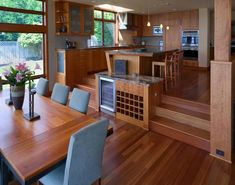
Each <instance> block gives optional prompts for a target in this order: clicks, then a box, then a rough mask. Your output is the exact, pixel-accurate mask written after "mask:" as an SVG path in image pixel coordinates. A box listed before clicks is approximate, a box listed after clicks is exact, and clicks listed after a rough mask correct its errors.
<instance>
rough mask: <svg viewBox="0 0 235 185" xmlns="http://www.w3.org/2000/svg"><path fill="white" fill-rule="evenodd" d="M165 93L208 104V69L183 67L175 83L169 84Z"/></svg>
mask: <svg viewBox="0 0 235 185" xmlns="http://www.w3.org/2000/svg"><path fill="white" fill-rule="evenodd" d="M165 94H166V95H168V96H174V97H178V98H182V99H186V100H190V101H196V102H200V103H205V104H210V71H206V70H200V69H197V68H192V67H183V68H182V69H181V71H180V76H179V78H178V79H177V81H176V84H174V85H172V84H171V85H170V88H169V89H168V90H167V92H165Z"/></svg>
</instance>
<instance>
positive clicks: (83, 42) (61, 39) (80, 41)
mask: <svg viewBox="0 0 235 185" xmlns="http://www.w3.org/2000/svg"><path fill="white" fill-rule="evenodd" d="M66 39H68V40H70V41H72V42H77V48H86V47H87V40H88V39H89V36H56V39H55V41H56V48H61V49H62V48H65V41H66Z"/></svg>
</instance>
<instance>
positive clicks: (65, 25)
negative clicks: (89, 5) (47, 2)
mask: <svg viewBox="0 0 235 185" xmlns="http://www.w3.org/2000/svg"><path fill="white" fill-rule="evenodd" d="M69 20H70V14H69V3H68V2H56V3H55V24H56V25H55V27H56V33H57V34H60V35H63V34H68V33H69V32H70V26H69Z"/></svg>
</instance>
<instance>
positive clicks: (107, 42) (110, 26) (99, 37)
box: [91, 10, 116, 46]
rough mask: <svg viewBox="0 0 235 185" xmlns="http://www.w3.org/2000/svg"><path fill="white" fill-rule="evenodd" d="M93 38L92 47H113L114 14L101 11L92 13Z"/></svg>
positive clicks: (114, 31)
mask: <svg viewBox="0 0 235 185" xmlns="http://www.w3.org/2000/svg"><path fill="white" fill-rule="evenodd" d="M94 18H95V23H94V33H95V34H94V36H92V38H91V42H92V43H91V45H92V46H114V45H115V37H116V34H115V33H116V14H115V13H114V12H108V11H103V10H95V11H94Z"/></svg>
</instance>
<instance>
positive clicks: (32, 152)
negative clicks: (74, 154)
mask: <svg viewBox="0 0 235 185" xmlns="http://www.w3.org/2000/svg"><path fill="white" fill-rule="evenodd" d="M8 96H9V92H7V91H1V92H0V120H1V121H0V155H1V157H0V159H1V173H0V178H1V181H0V185H7V184H8V173H9V171H10V172H12V173H13V175H14V177H15V178H16V179H17V180H18V181H19V183H20V184H22V185H28V184H31V183H33V182H36V181H37V180H38V179H40V178H41V177H42V176H44V175H45V174H47V173H49V172H50V171H51V170H53V169H54V168H56V167H57V166H58V165H59V164H60V163H61V162H64V161H65V159H66V156H67V150H68V145H69V140H70V137H71V135H72V134H74V133H75V132H77V131H78V130H80V129H81V128H84V127H85V126H87V125H89V124H92V123H93V122H94V121H96V119H95V118H93V117H92V116H87V115H84V114H81V113H79V112H77V111H75V110H73V109H71V108H69V107H67V106H63V105H61V104H58V103H56V102H53V101H52V100H51V99H50V98H47V97H42V96H39V95H35V112H36V113H38V114H39V115H40V116H41V118H40V119H39V120H35V121H31V122H30V121H27V120H25V119H24V117H23V114H25V113H28V101H27V95H26V98H25V102H24V105H23V109H22V110H15V109H14V108H13V106H8V105H6V104H5V99H6V98H7V97H8ZM109 129H112V128H111V127H110V128H109Z"/></svg>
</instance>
